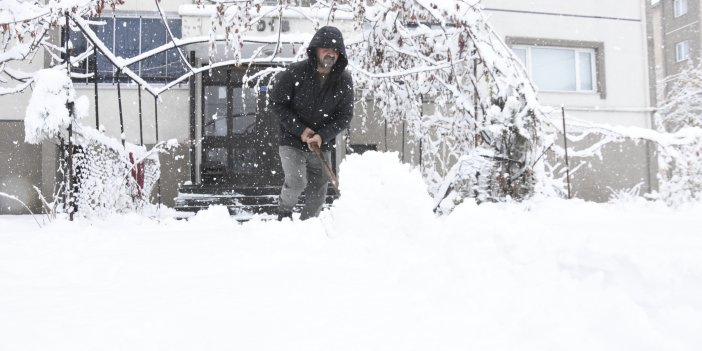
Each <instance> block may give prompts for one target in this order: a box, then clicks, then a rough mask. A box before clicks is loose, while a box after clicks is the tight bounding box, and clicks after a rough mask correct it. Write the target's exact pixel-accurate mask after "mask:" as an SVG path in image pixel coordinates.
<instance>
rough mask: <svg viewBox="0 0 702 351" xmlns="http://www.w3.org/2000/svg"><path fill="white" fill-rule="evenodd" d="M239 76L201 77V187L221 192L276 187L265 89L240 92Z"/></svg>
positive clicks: (234, 72) (273, 126)
mask: <svg viewBox="0 0 702 351" xmlns="http://www.w3.org/2000/svg"><path fill="white" fill-rule="evenodd" d="M249 73H251V70H249ZM242 76H243V71H242V70H239V69H236V68H232V69H225V70H216V71H213V73H212V74H211V75H207V76H203V91H202V97H203V101H202V106H203V108H202V112H203V115H202V126H203V128H202V131H203V141H202V153H203V155H202V165H201V171H202V181H203V183H204V184H208V185H219V186H223V187H256V186H268V185H280V184H282V172H281V171H280V162H279V159H278V152H277V150H278V140H277V123H275V121H274V120H273V119H274V118H273V116H271V115H270V114H269V113H268V112H267V110H266V108H265V100H266V93H265V91H266V90H267V86H264V85H262V86H261V87H259V88H255V87H253V86H246V87H243V86H242V83H241V82H242V79H241V78H242Z"/></svg>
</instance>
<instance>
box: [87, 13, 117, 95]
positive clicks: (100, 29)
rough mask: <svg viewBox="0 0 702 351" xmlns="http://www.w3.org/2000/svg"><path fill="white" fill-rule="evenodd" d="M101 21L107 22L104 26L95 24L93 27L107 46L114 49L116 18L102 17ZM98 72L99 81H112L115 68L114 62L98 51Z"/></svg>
mask: <svg viewBox="0 0 702 351" xmlns="http://www.w3.org/2000/svg"><path fill="white" fill-rule="evenodd" d="M98 20H100V21H104V22H106V24H105V25H103V26H97V25H93V26H91V29H92V30H93V31H94V32H95V34H97V36H98V38H99V39H100V40H101V41H102V42H103V43H104V44H105V46H106V47H107V48H108V49H110V50H113V49H114V47H115V45H114V38H113V33H114V20H113V19H112V18H100V19H98ZM97 60H98V61H97V66H98V74H97V79H98V81H99V82H112V78H113V76H114V69H113V67H112V63H110V61H108V60H107V59H106V58H105V56H104V55H103V54H102V53H99V52H98V59H97Z"/></svg>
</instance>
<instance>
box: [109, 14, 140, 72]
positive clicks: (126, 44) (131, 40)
mask: <svg viewBox="0 0 702 351" xmlns="http://www.w3.org/2000/svg"><path fill="white" fill-rule="evenodd" d="M139 45H140V43H139V19H138V18H118V19H117V22H116V23H115V56H117V57H122V58H125V59H127V58H132V57H134V56H137V55H139ZM128 67H129V69H131V70H132V71H134V72H137V73H139V63H135V64H133V65H130V66H128ZM120 81H122V82H126V81H129V78H127V77H126V76H125V75H122V77H121V78H120Z"/></svg>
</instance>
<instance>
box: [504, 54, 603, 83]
mask: <svg viewBox="0 0 702 351" xmlns="http://www.w3.org/2000/svg"><path fill="white" fill-rule="evenodd" d="M512 50H513V51H514V54H515V55H516V56H517V58H518V59H519V60H520V61H521V62H522V64H524V67H525V68H526V69H527V72H528V73H529V76H530V77H531V79H532V81H533V82H534V84H535V85H536V86H537V87H538V88H539V89H541V90H542V91H576V92H592V91H595V90H596V86H595V82H596V79H595V50H594V49H587V48H582V49H581V48H560V47H545V46H543V47H542V46H514V47H513V48H512Z"/></svg>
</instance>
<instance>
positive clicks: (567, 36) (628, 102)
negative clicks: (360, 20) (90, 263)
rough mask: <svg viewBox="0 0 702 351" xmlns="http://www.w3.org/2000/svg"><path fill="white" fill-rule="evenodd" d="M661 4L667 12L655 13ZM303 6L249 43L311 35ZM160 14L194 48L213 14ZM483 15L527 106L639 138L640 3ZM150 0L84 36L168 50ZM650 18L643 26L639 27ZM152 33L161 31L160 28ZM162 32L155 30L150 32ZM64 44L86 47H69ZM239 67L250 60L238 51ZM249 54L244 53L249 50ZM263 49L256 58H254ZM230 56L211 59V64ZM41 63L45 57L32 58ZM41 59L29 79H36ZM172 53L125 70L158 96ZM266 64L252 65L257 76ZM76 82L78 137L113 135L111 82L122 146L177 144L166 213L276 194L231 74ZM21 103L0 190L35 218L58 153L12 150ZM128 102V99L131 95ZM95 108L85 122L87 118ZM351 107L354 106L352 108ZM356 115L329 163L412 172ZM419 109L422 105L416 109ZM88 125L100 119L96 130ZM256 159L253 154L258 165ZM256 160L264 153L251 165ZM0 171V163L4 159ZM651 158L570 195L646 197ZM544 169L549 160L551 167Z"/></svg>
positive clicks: (497, 7) (595, 168)
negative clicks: (376, 160) (358, 156)
mask: <svg viewBox="0 0 702 351" xmlns="http://www.w3.org/2000/svg"><path fill="white" fill-rule="evenodd" d="M662 2H665V1H662ZM304 5H308V4H307V3H303V9H301V10H300V11H298V15H293V14H291V15H286V16H284V17H283V18H278V17H277V16H273V15H271V16H270V17H267V18H266V19H265V20H264V21H261V23H259V26H258V27H257V33H254V34H252V35H257V36H260V37H261V38H265V37H269V36H271V35H272V34H271V33H277V32H278V29H279V28H280V29H282V32H283V33H284V35H286V36H289V37H295V36H300V35H306V36H310V37H311V35H312V34H313V26H312V24H311V22H310V21H309V20H307V19H306V17H307V16H309V14H308V13H306V12H305V11H307V10H308V9H309V8H307V9H305V7H304ZM161 6H162V7H163V8H164V10H165V13H166V15H167V17H168V19H169V22H168V23H169V25H170V27H171V29H172V31H173V35H174V36H176V37H179V36H180V37H182V38H183V39H192V38H198V37H206V36H208V35H209V31H210V30H211V27H210V26H211V19H210V17H211V14H212V13H213V11H214V8H213V7H212V8H209V7H206V8H202V7H198V6H196V5H194V4H193V3H192V1H189V0H176V1H168V2H163V3H162V4H161ZM483 6H484V7H485V13H486V15H487V16H489V17H490V21H491V23H492V25H493V27H494V29H495V31H496V32H497V33H498V34H499V35H500V36H501V37H502V38H503V39H504V41H505V42H506V43H507V44H508V45H509V46H510V47H511V48H512V49H513V51H514V53H515V54H516V55H517V57H519V59H520V60H521V61H522V63H523V64H524V67H525V68H526V69H527V71H528V72H529V74H530V76H531V78H532V80H533V82H534V83H535V85H536V87H537V88H538V89H539V99H540V101H541V102H542V104H544V105H545V106H546V107H547V108H549V107H550V108H551V110H552V111H554V112H553V114H552V119H553V121H554V123H560V122H559V121H560V118H561V114H560V113H561V106H563V107H564V108H565V111H567V114H568V116H569V118H571V117H572V118H578V119H582V120H585V121H591V122H596V123H605V124H610V125H616V126H637V127H644V128H648V127H651V118H652V116H651V109H650V106H651V101H652V100H651V96H650V90H649V76H648V75H649V68H648V56H649V53H650V52H651V51H650V50H649V49H648V48H647V40H646V38H647V37H646V35H647V27H646V23H647V21H646V19H647V13H646V7H645V6H646V5H644V4H642V3H641V2H640V1H639V0H621V1H618V2H610V1H604V0H596V1H589V2H580V1H574V0H568V1H560V0H534V1H529V2H528V3H526V2H515V1H508V0H484V1H483ZM154 10H155V9H154V4H153V2H151V1H143V0H138V1H128V2H126V4H125V5H124V6H123V7H121V8H120V9H119V11H118V12H116V13H115V17H114V18H109V19H107V20H106V25H105V26H102V27H101V28H100V30H99V31H96V33H97V34H98V35H99V36H100V38H101V39H102V40H103V41H105V43H106V44H107V45H108V46H109V47H110V49H112V50H114V51H115V53H116V54H117V55H118V56H123V57H132V56H135V55H138V54H140V53H143V52H146V51H148V50H150V49H152V48H153V47H155V46H158V45H160V44H162V43H165V42H166V41H167V40H168V38H167V34H166V32H165V31H163V29H162V25H161V22H160V18H159V16H158V14H157V12H155V11H154ZM649 17H650V16H649ZM159 25H160V27H159ZM334 25H336V26H339V27H340V28H341V30H342V32H344V33H345V34H346V33H351V34H352V35H353V26H352V24H351V21H350V18H344V16H343V15H337V18H336V21H335V23H334ZM159 28H161V29H159ZM72 41H73V45H74V46H75V47H76V48H78V49H79V48H80V47H81V45H86V43H85V42H81V41H80V39H74V40H72ZM208 48H209V43H207V42H203V43H199V44H192V45H188V46H186V47H185V48H184V50H183V51H184V55H185V56H186V57H185V59H187V60H188V61H189V63H190V64H191V65H192V66H193V67H200V66H202V65H204V64H206V63H207V62H208V60H209V58H210V54H211V53H210V51H209V50H208ZM296 49H297V48H296V47H295V46H294V45H283V46H282V48H281V51H280V55H279V56H280V57H281V58H282V59H283V60H284V59H286V58H291V57H292V56H294V53H295V51H296ZM243 50H244V51H245V52H244V53H242V57H246V55H247V54H252V53H253V52H246V50H248V49H247V47H245V48H244V49H243ZM251 50H253V49H251ZM264 51H265V50H264ZM230 54H231V53H230V52H227V50H226V49H225V48H224V47H223V46H222V47H218V50H217V53H216V55H218V57H217V60H218V61H221V60H226V59H228V58H230V57H228V56H227V55H230ZM42 55H43V56H42ZM45 56H47V55H44V54H43V53H40V55H38V57H39V58H38V59H37V58H35V60H33V61H32V62H30V63H27V64H28V65H29V66H31V67H30V68H32V67H33V68H39V67H45V66H46V65H47V64H48V58H46V57H45ZM179 56H180V54H178V53H177V52H176V51H169V52H167V53H164V54H162V55H159V56H158V57H155V58H153V59H150V60H147V61H144V62H141V63H139V64H137V65H135V66H133V67H131V66H130V68H131V69H132V70H134V71H135V72H139V73H140V75H142V76H143V77H145V78H146V79H147V81H149V82H150V83H154V84H160V82H165V81H168V80H170V79H172V78H173V77H177V76H178V75H180V74H182V73H183V72H184V70H186V69H187V67H185V66H184V65H183V63H182V59H183V57H179ZM269 67H271V64H260V65H258V66H257V68H255V69H260V70H264V69H267V68H269ZM76 69H77V70H79V71H80V70H84V72H85V73H91V72H96V73H97V74H96V78H94V79H96V80H97V86H98V90H99V94H98V99H97V100H95V99H94V86H95V81H94V80H92V79H83V80H81V79H75V80H74V82H75V86H76V89H77V91H78V94H79V95H86V96H88V97H89V99H90V100H91V102H92V101H95V103H91V107H90V109H91V110H90V112H89V116H90V117H88V120H83V121H81V123H83V124H85V125H95V126H98V125H99V126H101V127H100V128H102V129H104V131H105V133H106V134H107V135H110V136H113V137H117V138H119V136H120V133H121V132H120V124H119V123H120V122H119V121H120V118H119V115H118V113H119V112H118V111H119V109H118V105H117V103H118V102H117V101H118V99H117V81H120V85H121V95H122V102H123V103H122V110H123V111H122V114H123V119H124V127H125V131H124V135H125V137H126V140H127V141H128V142H131V143H134V144H140V143H143V144H145V145H147V146H151V145H153V144H155V143H156V142H158V141H162V140H167V139H177V140H179V141H180V142H181V146H180V147H179V148H178V149H177V150H175V152H173V153H172V154H171V155H170V156H166V155H162V156H161V163H162V173H161V192H162V195H161V197H162V200H163V203H164V204H165V205H168V206H175V205H176V200H177V198H178V197H179V193H181V195H182V192H183V191H182V190H183V189H185V188H188V187H190V188H192V187H197V186H201V185H203V184H210V185H214V186H216V187H218V189H220V190H222V189H224V190H222V191H224V192H226V191H227V190H226V189H230V190H231V189H234V188H236V187H241V186H245V187H255V188H265V187H275V186H279V185H280V183H281V182H282V178H281V176H282V173H281V172H280V170H279V169H278V168H277V167H279V166H278V164H277V160H276V155H277V145H276V140H275V138H274V135H275V132H274V131H275V129H276V124H275V121H274V119H273V118H272V117H271V116H270V115H269V114H268V112H267V109H266V108H265V91H266V89H267V86H266V84H265V82H264V83H262V84H254V83H251V84H250V85H247V86H242V83H243V82H242V80H241V79H242V76H243V74H244V69H243V68H237V67H233V66H224V67H218V68H216V69H213V70H210V71H208V72H207V73H204V74H199V75H196V76H194V78H191V79H190V80H189V81H184V82H182V83H180V84H178V85H176V86H174V87H173V88H171V89H169V90H168V91H167V92H165V93H164V94H162V95H160V96H159V98H158V99H154V98H153V97H151V96H150V95H148V94H144V93H143V91H142V92H141V94H140V91H139V89H138V87H137V86H136V85H135V84H133V83H130V82H128V80H126V79H125V78H124V77H117V76H116V75H115V73H116V72H114V70H113V69H112V68H111V66H110V64H109V63H108V62H107V61H106V60H104V58H102V59H101V58H99V57H98V59H97V61H96V62H90V61H88V62H87V63H86V64H85V65H84V66H82V67H77V68H76ZM29 94H30V92H29V91H25V92H23V93H21V94H17V95H13V96H0V103H1V104H2V105H3V106H11V107H10V108H8V109H4V111H3V112H2V113H0V136H1V137H2V138H0V161H2V162H6V164H7V165H8V167H5V168H3V170H2V171H1V172H2V173H0V191H2V192H5V193H8V194H16V195H18V197H20V198H21V199H23V200H24V201H25V202H26V203H27V204H29V205H30V207H32V208H33V209H35V210H39V209H40V203H39V202H38V200H37V198H36V196H35V194H34V193H33V190H32V185H36V186H39V187H40V188H41V189H42V191H43V192H44V193H45V194H51V191H52V189H53V185H54V183H55V173H56V172H55V170H56V147H55V145H53V144H52V143H45V145H41V146H32V145H28V144H25V143H24V142H23V140H24V136H23V122H22V120H23V119H24V110H25V107H26V104H27V101H28V97H29ZM142 94H143V96H142V98H141V99H139V95H142ZM96 105H97V112H98V113H97V114H96V111H95V108H96ZM359 106H360V105H359ZM367 108H368V109H367V110H363V109H361V108H357V111H356V114H357V116H365V117H366V118H355V119H354V121H353V123H352V126H351V127H350V128H349V131H348V132H347V133H345V135H343V136H341V137H340V138H339V140H338V148H337V151H336V153H335V155H334V163H335V165H338V164H339V163H340V162H341V161H342V159H343V157H344V156H345V154H346V153H347V152H359V151H363V150H368V149H371V150H380V151H397V152H398V154H399V155H400V158H401V159H402V161H404V162H408V163H412V164H415V165H417V164H419V163H420V162H421V160H420V159H419V156H418V155H419V154H420V153H419V152H417V147H418V146H417V145H416V144H414V143H411V142H409V141H408V140H409V136H408V133H407V130H405V129H404V127H403V126H394V127H390V126H387V125H384V124H383V123H382V122H380V116H375V115H374V113H373V111H372V104H370V107H367ZM427 108H428V109H430V108H431V106H427ZM96 118H99V121H98V120H96ZM257 153H258V154H257ZM261 153H263V154H264V155H267V156H266V157H261ZM6 160H7V161H6ZM652 160H653V156H652V152H651V150H650V148H649V146H647V145H644V144H639V145H635V144H618V145H614V146H611V147H607V148H605V150H604V151H603V157H602V158H601V159H590V160H586V161H583V162H587V163H588V165H587V166H584V167H580V169H579V170H578V171H577V172H575V173H574V174H573V175H572V179H571V180H572V184H573V192H574V194H575V196H576V197H580V198H584V199H588V200H595V201H606V200H607V199H608V196H609V195H610V193H611V190H610V189H609V188H613V189H626V188H630V187H632V186H634V185H636V184H639V183H643V184H644V188H645V189H646V190H651V189H655V187H656V184H655V163H654V162H652ZM554 161H555V162H559V160H557V159H555V160H554ZM23 211H24V209H22V208H21V207H20V206H18V204H16V203H13V202H12V201H9V200H7V199H2V198H0V214H9V213H22V212H23Z"/></svg>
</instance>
